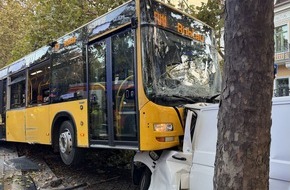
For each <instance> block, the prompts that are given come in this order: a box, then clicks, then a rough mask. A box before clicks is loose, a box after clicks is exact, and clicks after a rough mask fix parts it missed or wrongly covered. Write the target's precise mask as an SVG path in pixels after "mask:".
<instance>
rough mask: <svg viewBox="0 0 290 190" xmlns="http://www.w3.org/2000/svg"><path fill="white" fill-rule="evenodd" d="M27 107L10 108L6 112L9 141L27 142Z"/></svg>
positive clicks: (7, 137)
mask: <svg viewBox="0 0 290 190" xmlns="http://www.w3.org/2000/svg"><path fill="white" fill-rule="evenodd" d="M25 112H26V110H25V109H15V110H8V111H7V112H6V139H7V141H15V142H25Z"/></svg>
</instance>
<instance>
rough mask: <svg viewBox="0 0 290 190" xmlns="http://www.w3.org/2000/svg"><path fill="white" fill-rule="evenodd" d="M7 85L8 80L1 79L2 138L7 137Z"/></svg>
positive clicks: (0, 128) (0, 131) (0, 135)
mask: <svg viewBox="0 0 290 190" xmlns="http://www.w3.org/2000/svg"><path fill="white" fill-rule="evenodd" d="M6 86H7V80H6V79H4V80H1V81H0V139H5V137H6V130H5V119H6Z"/></svg>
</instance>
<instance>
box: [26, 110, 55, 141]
mask: <svg viewBox="0 0 290 190" xmlns="http://www.w3.org/2000/svg"><path fill="white" fill-rule="evenodd" d="M50 127H51V123H50V120H49V106H48V105H45V106H34V107H30V108H27V109H26V142H28V143H41V144H51V129H50Z"/></svg>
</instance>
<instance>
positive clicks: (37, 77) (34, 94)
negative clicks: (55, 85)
mask: <svg viewBox="0 0 290 190" xmlns="http://www.w3.org/2000/svg"><path fill="white" fill-rule="evenodd" d="M49 71H50V67H49V62H48V61H47V62H45V63H42V64H40V65H36V66H35V67H32V68H31V69H30V70H29V74H28V75H29V83H28V84H29V93H28V97H29V105H35V104H43V103H48V102H49Z"/></svg>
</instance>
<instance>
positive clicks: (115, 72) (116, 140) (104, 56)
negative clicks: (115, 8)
mask: <svg viewBox="0 0 290 190" xmlns="http://www.w3.org/2000/svg"><path fill="white" fill-rule="evenodd" d="M134 46H135V42H134V32H133V30H131V29H127V30H125V31H122V32H120V33H117V34H115V35H113V36H110V37H108V38H105V39H103V40H100V41H96V42H93V43H91V44H90V45H89V46H88V62H89V63H88V64H89V67H88V68H89V69H88V70H89V72H88V73H89V117H90V118H89V120H90V136H91V144H92V146H93V144H98V145H101V144H106V145H109V146H115V147H116V148H118V145H120V146H124V145H125V146H131V147H135V148H137V145H138V144H137V119H136V118H137V114H136V113H137V112H136V101H135V93H136V92H135V90H136V89H135V64H134V63H135V56H134V55H135V53H134ZM95 142H96V143H95Z"/></svg>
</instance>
